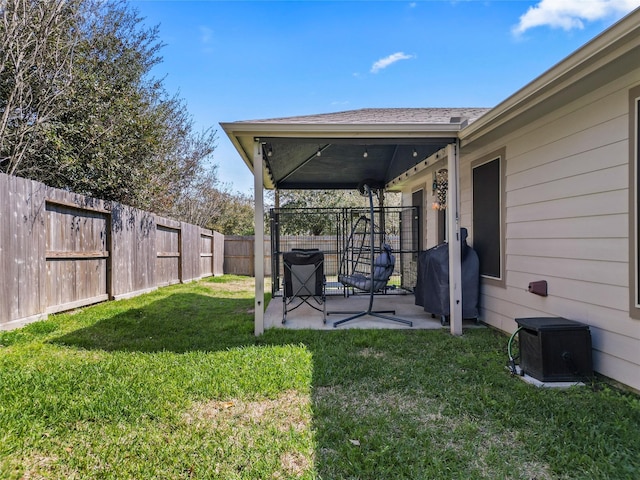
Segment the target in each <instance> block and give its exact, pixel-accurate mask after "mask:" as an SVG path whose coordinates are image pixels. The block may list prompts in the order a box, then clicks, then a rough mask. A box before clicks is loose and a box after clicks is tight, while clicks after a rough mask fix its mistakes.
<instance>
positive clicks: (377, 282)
mask: <svg viewBox="0 0 640 480" xmlns="http://www.w3.org/2000/svg"><path fill="white" fill-rule="evenodd" d="M395 264H396V257H394V255H393V253H391V246H390V245H388V244H386V243H385V244H383V245H382V253H381V254H380V255H378V256H377V257H376V258H375V260H374V261H373V275H369V276H367V275H365V274H364V273H360V272H354V273H352V274H351V275H340V276H339V277H338V281H339V282H340V283H342V284H343V285H345V286H347V287H353V288H357V289H359V290H363V291H365V292H369V291H371V290H373V292H374V293H375V292H379V291H380V290H382V289H384V288H385V287H386V286H387V283H388V282H389V279H390V278H391V275H392V274H393V269H394V267H395Z"/></svg>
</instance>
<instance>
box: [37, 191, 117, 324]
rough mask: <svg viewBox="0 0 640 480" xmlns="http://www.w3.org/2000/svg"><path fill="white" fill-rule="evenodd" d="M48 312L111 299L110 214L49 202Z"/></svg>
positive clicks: (47, 248) (47, 239)
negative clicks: (109, 288) (109, 271)
mask: <svg viewBox="0 0 640 480" xmlns="http://www.w3.org/2000/svg"><path fill="white" fill-rule="evenodd" d="M46 216H47V220H46V223H47V229H46V232H47V235H46V262H47V277H46V282H45V283H46V298H47V313H54V312H59V311H62V310H69V309H71V308H77V307H80V306H83V305H89V304H91V303H96V302H102V301H104V300H108V298H109V291H108V285H109V282H108V267H109V265H108V263H109V238H108V237H109V233H108V232H109V216H108V214H106V213H103V212H97V211H92V210H85V209H80V208H74V207H69V206H65V205H59V204H56V203H52V202H47V204H46Z"/></svg>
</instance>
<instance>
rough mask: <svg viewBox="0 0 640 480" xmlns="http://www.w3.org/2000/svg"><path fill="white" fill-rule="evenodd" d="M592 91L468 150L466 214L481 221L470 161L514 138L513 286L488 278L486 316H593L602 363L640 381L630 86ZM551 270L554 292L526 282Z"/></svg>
mask: <svg viewBox="0 0 640 480" xmlns="http://www.w3.org/2000/svg"><path fill="white" fill-rule="evenodd" d="M639 75H640V74H639V73H638V72H636V73H635V75H629V76H627V77H626V78H621V79H619V80H618V81H616V83H615V85H609V86H607V87H605V88H603V89H600V90H598V91H595V92H593V93H591V94H590V95H589V96H588V97H586V98H582V99H581V100H580V101H579V102H575V103H573V104H570V105H568V106H566V107H565V108H562V109H559V110H556V111H555V113H554V114H553V115H549V116H546V117H543V118H541V119H539V120H538V121H536V122H535V123H532V124H530V125H528V126H527V127H526V128H523V129H521V130H519V131H517V132H515V133H514V134H513V135H510V136H509V137H507V138H504V139H502V143H500V144H494V145H491V146H488V147H487V148H485V149H483V151H482V152H474V153H473V155H465V152H464V151H463V159H462V173H463V174H464V176H463V178H462V192H463V193H462V195H461V200H462V209H463V216H462V224H463V225H472V218H471V213H470V212H471V200H470V199H471V179H470V175H471V169H470V162H471V161H473V160H474V159H475V158H479V157H480V156H482V155H486V154H487V153H489V152H491V151H492V150H494V149H498V148H500V147H503V146H506V159H507V162H506V179H505V181H506V183H505V198H504V201H505V202H506V222H505V224H506V232H505V236H506V243H505V250H506V288H500V287H495V286H491V285H483V288H482V298H481V306H482V316H483V319H484V320H485V321H486V322H487V323H489V324H491V325H494V326H496V327H498V328H500V329H503V330H505V331H509V332H511V331H513V330H515V328H516V324H515V322H514V319H515V318H518V317H527V316H563V317H566V318H570V319H574V320H578V321H581V322H585V323H587V324H589V325H590V326H591V333H592V337H593V348H594V356H593V358H594V368H595V369H596V370H597V371H599V372H600V373H603V374H604V375H607V376H609V377H612V378H615V379H617V380H619V381H621V382H623V383H626V384H628V385H630V386H632V387H634V388H636V389H640V375H639V374H638V372H639V371H640V339H639V337H640V321H638V320H633V319H631V318H630V317H629V313H628V302H629V300H628V299H629V292H628V288H629V285H628V268H629V258H628V257H629V255H628V226H629V224H628V222H629V215H628V138H627V137H628V128H627V125H628V124H627V122H628V89H629V87H630V85H631V84H632V83H633V82H636V83H637V82H638V80H639V78H638V77H639ZM534 280H547V282H548V284H549V296H548V297H546V298H543V297H539V296H536V295H533V294H531V293H529V292H527V286H528V284H529V282H531V281H534Z"/></svg>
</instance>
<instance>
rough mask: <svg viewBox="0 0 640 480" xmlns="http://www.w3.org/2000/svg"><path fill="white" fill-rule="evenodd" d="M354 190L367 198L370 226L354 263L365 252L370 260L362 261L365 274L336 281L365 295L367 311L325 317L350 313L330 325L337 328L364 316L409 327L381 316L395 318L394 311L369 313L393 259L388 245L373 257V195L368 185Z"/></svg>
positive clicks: (342, 277) (385, 284)
mask: <svg viewBox="0 0 640 480" xmlns="http://www.w3.org/2000/svg"><path fill="white" fill-rule="evenodd" d="M358 190H359V191H360V193H361V194H363V195H367V196H368V197H369V218H368V219H367V221H366V222H365V224H367V223H371V225H370V226H369V228H368V230H367V234H368V236H369V243H368V245H364V244H361V246H360V248H359V252H358V255H357V258H358V260H357V261H356V263H359V261H360V260H359V259H360V255H361V254H362V253H363V251H367V253H368V255H369V259H370V260H369V262H366V263H368V265H367V266H368V271H366V272H365V271H355V270H354V271H353V272H352V273H351V274H340V275H339V276H338V280H339V281H340V282H341V283H342V284H343V285H344V286H345V287H353V288H357V289H358V290H362V291H365V292H368V293H369V306H368V308H367V310H364V311H361V312H329V314H336V313H346V314H354V315H352V316H350V317H348V318H344V319H342V320H338V321H337V322H334V323H333V326H334V327H337V326H338V325H341V324H343V323H345V322H349V321H351V320H355V319H356V318H360V317H363V316H365V315H370V316H373V317H379V318H385V319H387V320H392V321H394V322H399V323H404V324H405V325H409V326H413V322H411V321H409V320H405V319H403V318H398V317H396V316H390V315H383V314H385V313H392V314H394V315H395V311H389V310H385V311H374V310H373V297H374V293H376V292H378V291H380V290H383V289H384V288H385V287H386V286H387V283H388V282H389V278H391V275H392V274H393V269H394V266H395V257H394V256H393V254H392V252H391V246H389V245H388V244H386V243H383V244H382V245H381V249H380V254H379V255H378V256H377V257H375V258H374V252H375V250H376V247H375V235H376V225H375V216H374V209H373V194H372V191H371V187H370V185H369V184H368V183H366V182H363V183H362V185H361V186H359V187H358ZM358 222H360V219H359V220H358ZM356 225H357V223H356ZM354 228H356V227H355V226H354ZM353 233H354V232H353V230H352V232H351V235H350V237H349V242H348V243H349V244H351V243H352V242H353ZM350 248H351V247H349V246H347V248H346V249H345V251H348V250H349V249H350ZM344 258H346V257H343V263H344ZM341 271H342V266H341Z"/></svg>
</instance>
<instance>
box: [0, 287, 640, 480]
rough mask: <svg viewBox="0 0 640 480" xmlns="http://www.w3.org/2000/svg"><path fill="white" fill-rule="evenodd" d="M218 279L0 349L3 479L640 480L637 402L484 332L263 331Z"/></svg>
mask: <svg viewBox="0 0 640 480" xmlns="http://www.w3.org/2000/svg"><path fill="white" fill-rule="evenodd" d="M252 288H253V283H252V281H251V279H246V278H241V277H232V276H225V277H220V278H215V279H208V280H203V281H200V282H197V283H190V284H186V285H175V286H171V287H166V288H162V289H160V290H157V291H155V292H152V293H149V294H146V295H143V296H140V297H137V298H133V299H129V300H123V301H118V302H108V303H104V304H101V305H97V306H94V307H91V308H85V309H81V310H79V311H76V312H72V313H66V314H60V315H54V316H51V317H50V318H49V319H48V320H46V321H42V322H38V323H34V324H31V325H29V326H27V327H25V328H22V329H20V330H14V331H11V332H4V333H1V334H0V478H2V479H21V478H24V479H36V478H55V479H91V478H100V479H180V478H185V479H187V478H201V479H202V478H220V479H225V480H226V479H235V478H244V479H286V478H320V479H402V478H404V479H476V478H477V479H480V478H484V479H538V480H540V479H555V478H560V479H565V478H567V479H569V478H576V479H598V478H600V479H625V478H628V479H637V478H640V399H639V398H638V397H637V396H634V395H631V394H626V393H622V392H620V391H618V390H615V389H613V388H612V387H610V386H608V385H606V384H605V383H603V382H601V381H594V382H593V383H591V384H590V385H588V386H587V387H582V388H572V389H569V390H562V391H560V390H548V389H538V388H536V387H533V386H530V385H527V384H525V383H524V382H522V381H521V380H520V379H519V378H516V377H512V376H511V375H510V374H509V373H508V371H507V370H506V369H505V364H506V360H507V352H506V346H507V340H508V338H507V337H506V336H504V335H502V334H500V333H498V332H495V331H493V330H490V329H471V330H468V331H465V333H464V335H463V336H462V337H452V336H450V335H449V334H448V333H447V331H446V330H436V331H433V330H431V331H418V330H415V331H412V330H357V329H354V330H347V329H340V330H336V331H288V330H270V331H267V332H266V333H265V334H264V335H262V336H261V337H259V338H256V337H255V336H254V335H253V314H252V308H253V297H252V295H253V290H252Z"/></svg>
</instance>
